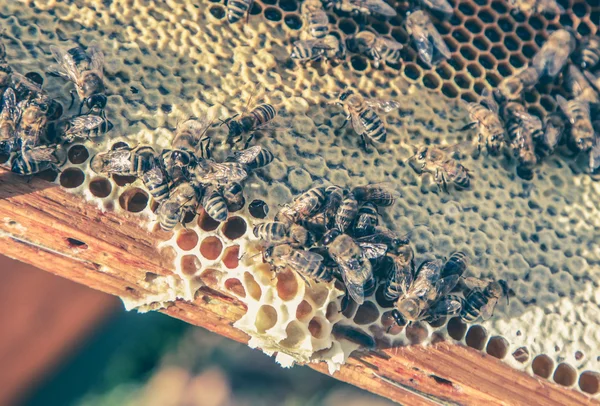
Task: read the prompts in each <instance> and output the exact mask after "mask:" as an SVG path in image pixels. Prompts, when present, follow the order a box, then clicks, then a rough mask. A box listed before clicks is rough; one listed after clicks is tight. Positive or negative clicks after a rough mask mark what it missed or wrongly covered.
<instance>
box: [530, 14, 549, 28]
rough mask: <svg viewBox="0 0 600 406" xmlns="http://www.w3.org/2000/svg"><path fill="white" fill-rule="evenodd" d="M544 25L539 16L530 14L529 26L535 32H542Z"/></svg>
mask: <svg viewBox="0 0 600 406" xmlns="http://www.w3.org/2000/svg"><path fill="white" fill-rule="evenodd" d="M545 25H546V24H545V22H544V20H543V19H542V18H541V17H540V16H539V15H536V14H532V15H531V16H529V26H530V27H531V28H532V29H534V30H535V31H541V30H543V29H544V26H545Z"/></svg>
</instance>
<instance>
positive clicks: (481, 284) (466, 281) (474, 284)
mask: <svg viewBox="0 0 600 406" xmlns="http://www.w3.org/2000/svg"><path fill="white" fill-rule="evenodd" d="M461 284H462V285H464V286H465V287H466V288H467V289H469V290H473V289H480V290H483V289H485V287H486V286H487V285H488V282H487V281H485V280H482V279H479V278H476V277H474V276H469V277H467V278H462V279H461Z"/></svg>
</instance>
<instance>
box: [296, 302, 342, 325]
mask: <svg viewBox="0 0 600 406" xmlns="http://www.w3.org/2000/svg"><path fill="white" fill-rule="evenodd" d="M300 304H302V303H300ZM339 314H340V311H339V309H338V307H337V304H336V303H335V302H331V303H329V304H328V305H327V311H326V312H325V318H326V319H327V320H329V321H333V320H335V319H336V318H337V316H338V315H339Z"/></svg>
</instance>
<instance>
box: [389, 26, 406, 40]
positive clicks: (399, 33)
mask: <svg viewBox="0 0 600 406" xmlns="http://www.w3.org/2000/svg"><path fill="white" fill-rule="evenodd" d="M390 35H391V36H392V38H394V39H395V40H396V41H398V42H399V43H401V44H407V43H408V41H409V39H410V38H409V35H408V33H407V32H406V31H405V30H404V29H403V28H401V27H397V28H394V29H393V30H392V32H391V34H390Z"/></svg>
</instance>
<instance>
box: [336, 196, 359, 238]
mask: <svg viewBox="0 0 600 406" xmlns="http://www.w3.org/2000/svg"><path fill="white" fill-rule="evenodd" d="M357 211H358V202H357V201H356V199H355V198H354V197H347V198H345V199H344V200H343V201H342V205H341V206H340V208H339V209H338V212H337V213H336V216H335V225H336V227H337V229H339V230H340V231H341V232H345V231H346V230H347V229H348V227H349V226H350V224H352V222H353V221H354V217H355V216H356V213H357Z"/></svg>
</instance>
